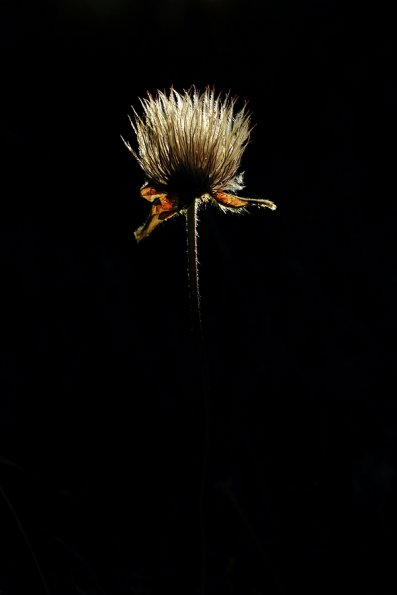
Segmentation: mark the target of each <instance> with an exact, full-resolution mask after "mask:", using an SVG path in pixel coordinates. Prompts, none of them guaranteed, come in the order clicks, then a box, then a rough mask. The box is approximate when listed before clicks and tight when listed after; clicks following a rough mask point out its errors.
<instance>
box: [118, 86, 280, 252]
mask: <svg viewBox="0 0 397 595" xmlns="http://www.w3.org/2000/svg"><path fill="white" fill-rule="evenodd" d="M140 101H141V104H142V107H143V115H142V116H140V115H138V113H137V112H136V111H135V110H134V120H132V119H131V118H130V122H131V125H132V127H133V129H134V131H135V134H136V137H137V141H138V151H137V152H136V151H135V150H134V149H133V148H132V147H131V145H130V144H129V143H128V142H126V141H125V140H124V139H123V141H124V143H125V145H126V147H127V148H128V149H129V151H131V153H132V154H133V155H134V157H135V158H136V160H137V161H138V163H139V165H140V166H141V168H142V170H143V172H144V173H145V176H146V183H145V184H144V186H143V187H142V188H141V195H142V196H143V198H145V199H146V200H148V201H149V202H151V203H152V208H151V212H150V216H149V218H148V220H147V221H146V223H145V224H144V225H143V226H141V227H140V228H139V229H137V231H136V232H135V237H136V239H137V240H138V241H140V240H142V239H143V238H144V237H146V236H148V235H149V234H150V233H151V231H153V229H154V228H155V227H157V225H158V224H159V223H161V221H164V220H165V219H169V218H170V217H173V216H175V215H177V214H178V213H184V212H186V209H187V207H188V206H189V204H191V203H192V201H197V202H200V203H204V202H208V201H211V202H213V203H215V204H217V205H218V206H220V207H221V208H222V209H223V210H232V211H236V210H239V211H241V210H244V209H245V207H247V206H248V205H249V204H256V205H258V206H263V207H267V208H270V209H272V210H274V209H275V208H276V205H275V204H274V203H273V202H271V201H269V200H262V199H252V198H239V197H238V196H235V195H234V194H230V192H232V193H234V192H237V191H238V190H241V189H242V188H243V183H242V182H243V174H242V173H238V168H239V166H240V162H241V158H242V155H243V153H244V150H245V148H246V146H247V143H248V141H249V137H250V131H251V123H250V115H249V114H248V113H247V111H246V107H245V106H244V107H243V109H241V110H240V111H239V112H237V113H236V114H235V113H234V107H235V103H236V98H230V96H229V95H226V96H224V97H222V96H221V95H218V96H216V95H215V91H214V90H213V89H210V88H207V89H206V90H205V91H204V92H203V93H200V92H198V91H197V90H196V89H195V88H192V89H190V90H189V91H184V92H183V93H178V92H177V91H175V90H174V89H171V90H170V92H169V94H168V95H166V94H165V93H162V92H161V91H159V92H158V94H157V96H156V97H155V98H153V97H152V96H151V95H150V94H148V99H141V100H140Z"/></svg>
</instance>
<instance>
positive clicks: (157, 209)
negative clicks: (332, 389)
mask: <svg viewBox="0 0 397 595" xmlns="http://www.w3.org/2000/svg"><path fill="white" fill-rule="evenodd" d="M146 188H147V187H146ZM141 194H142V190H141ZM152 196H153V195H152ZM145 198H146V197H145ZM148 200H149V199H148ZM150 200H151V201H152V203H153V204H152V208H151V210H150V215H149V217H148V219H147V221H146V222H145V223H144V224H143V225H142V226H141V227H139V228H138V229H137V230H136V231H135V233H134V235H135V238H136V240H137V242H140V241H141V240H143V238H146V237H147V236H148V235H150V234H151V233H152V231H153V229H155V228H156V227H157V226H158V225H159V224H160V223H161V222H162V221H164V220H165V219H169V218H170V217H173V216H174V215H177V214H178V199H177V197H176V196H168V195H167V194H165V193H162V194H157V195H156V197H154V198H153V200H152V199H150Z"/></svg>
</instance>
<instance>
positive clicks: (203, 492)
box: [186, 200, 210, 595]
mask: <svg viewBox="0 0 397 595" xmlns="http://www.w3.org/2000/svg"><path fill="white" fill-rule="evenodd" d="M197 208H198V206H197V201H196V200H193V202H192V203H191V204H190V205H189V207H188V209H187V212H186V231H187V254H188V271H189V286H190V287H189V289H190V303H191V311H192V318H193V331H194V334H195V338H196V342H197V356H198V364H199V372H200V380H201V382H200V384H201V395H202V402H203V425H204V430H203V455H202V471H201V483H200V500H199V507H200V512H199V514H200V534H201V595H206V592H207V527H206V500H207V480H208V477H207V476H208V460H209V451H210V397H209V390H208V365H207V357H206V351H205V342H204V336H203V327H202V319H201V304H200V286H199V272H198V265H199V262H198V250H197Z"/></svg>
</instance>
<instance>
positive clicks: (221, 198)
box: [215, 192, 248, 209]
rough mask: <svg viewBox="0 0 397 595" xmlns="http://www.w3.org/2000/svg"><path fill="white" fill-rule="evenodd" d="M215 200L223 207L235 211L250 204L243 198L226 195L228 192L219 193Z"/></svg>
mask: <svg viewBox="0 0 397 595" xmlns="http://www.w3.org/2000/svg"><path fill="white" fill-rule="evenodd" d="M215 199H216V200H217V201H218V202H220V203H221V204H222V205H225V207H232V208H235V209H239V208H241V207H246V206H247V204H248V202H247V201H246V200H244V199H243V198H239V197H238V196H233V194H226V192H217V193H216V194H215Z"/></svg>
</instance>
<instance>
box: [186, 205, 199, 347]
mask: <svg viewBox="0 0 397 595" xmlns="http://www.w3.org/2000/svg"><path fill="white" fill-rule="evenodd" d="M197 208H198V207H197V200H193V201H192V202H191V203H190V205H189V206H188V208H187V211H186V233H187V258H188V271H189V290H190V305H191V310H192V317H193V329H194V332H195V334H196V336H197V337H198V339H199V342H200V343H202V340H203V327H202V321H201V304H200V287H199V273H198V264H199V262H198V250H197V237H198V236H197V222H198V218H197ZM200 351H201V350H200Z"/></svg>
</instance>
